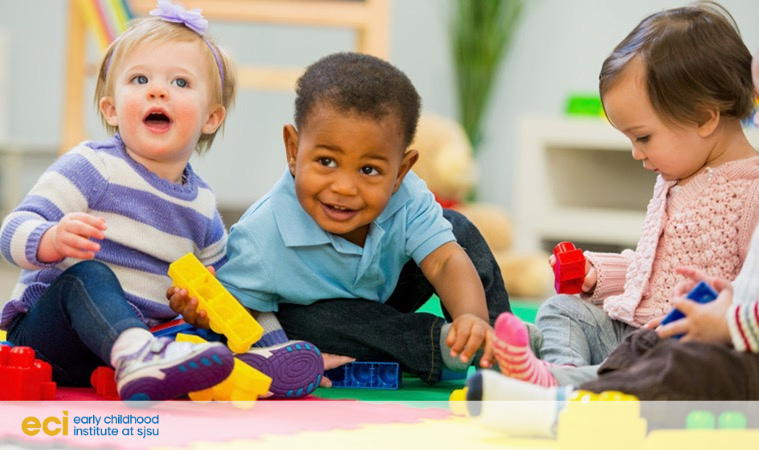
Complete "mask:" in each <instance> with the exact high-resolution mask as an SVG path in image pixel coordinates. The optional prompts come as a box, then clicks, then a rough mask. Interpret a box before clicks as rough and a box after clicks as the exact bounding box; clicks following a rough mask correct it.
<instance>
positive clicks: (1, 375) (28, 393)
mask: <svg viewBox="0 0 759 450" xmlns="http://www.w3.org/2000/svg"><path fill="white" fill-rule="evenodd" d="M52 379H53V369H52V367H50V364H48V363H46V362H44V361H41V360H39V359H35V358H34V350H32V349H31V348H30V347H22V346H17V347H11V346H8V345H0V400H55V389H56V386H55V382H54V381H52Z"/></svg>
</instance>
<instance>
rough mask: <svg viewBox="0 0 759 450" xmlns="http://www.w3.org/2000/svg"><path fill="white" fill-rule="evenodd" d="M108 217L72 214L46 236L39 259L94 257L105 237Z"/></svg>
mask: <svg viewBox="0 0 759 450" xmlns="http://www.w3.org/2000/svg"><path fill="white" fill-rule="evenodd" d="M106 228H107V227H106V224H105V219H103V218H102V217H95V216H93V215H91V214H87V213H83V212H75V213H68V214H66V215H65V216H63V217H62V218H61V220H60V221H58V223H57V224H55V225H53V226H52V227H50V228H49V229H48V230H47V231H46V232H45V234H43V235H42V239H41V240H40V245H39V248H38V249H37V259H38V260H40V261H42V262H53V261H60V260H61V259H63V258H77V259H92V258H94V257H95V253H97V252H99V251H100V244H98V243H97V242H95V241H93V240H92V239H97V240H103V239H105V230H106Z"/></svg>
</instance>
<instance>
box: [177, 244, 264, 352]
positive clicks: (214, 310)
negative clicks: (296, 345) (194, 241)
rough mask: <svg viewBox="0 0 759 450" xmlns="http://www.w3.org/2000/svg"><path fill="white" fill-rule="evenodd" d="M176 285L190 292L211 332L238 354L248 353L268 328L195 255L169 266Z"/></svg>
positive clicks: (189, 254) (187, 255) (182, 258)
mask: <svg viewBox="0 0 759 450" xmlns="http://www.w3.org/2000/svg"><path fill="white" fill-rule="evenodd" d="M169 276H170V277H171V279H172V280H173V281H174V285H175V286H179V287H181V288H184V289H187V292H188V293H189V294H190V296H191V297H195V298H196V299H198V309H199V310H205V311H206V313H208V320H209V325H210V326H211V329H212V330H213V331H215V332H217V333H219V334H223V335H224V336H226V337H227V346H229V349H230V350H232V351H233V352H235V353H245V352H247V351H248V350H249V349H250V346H251V345H253V343H254V342H256V341H257V340H259V339H261V335H262V334H263V332H264V329H263V328H262V327H261V325H259V324H258V322H256V319H254V318H253V316H251V315H250V313H249V312H248V310H246V309H245V307H243V306H242V304H240V302H238V301H237V299H235V298H234V297H233V296H232V294H230V293H229V291H227V290H226V289H225V288H224V286H222V285H221V283H220V282H219V280H217V279H216V277H214V276H213V275H212V274H211V272H209V271H208V269H206V268H205V267H204V266H203V264H202V263H201V262H200V260H198V258H196V257H195V255H193V254H192V253H188V254H186V255H184V256H183V257H181V258H179V259H178V260H176V261H174V262H173V263H171V265H169Z"/></svg>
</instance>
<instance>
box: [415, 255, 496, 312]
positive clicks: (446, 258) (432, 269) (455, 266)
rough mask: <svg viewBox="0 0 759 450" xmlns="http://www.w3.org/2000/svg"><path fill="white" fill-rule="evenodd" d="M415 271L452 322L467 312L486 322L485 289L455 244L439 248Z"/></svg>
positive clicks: (466, 258) (475, 271) (471, 265)
mask: <svg viewBox="0 0 759 450" xmlns="http://www.w3.org/2000/svg"><path fill="white" fill-rule="evenodd" d="M419 268H421V269H422V272H423V273H424V275H425V277H426V278H427V280H428V281H429V282H430V284H432V286H433V287H434V288H435V292H436V293H437V295H438V297H440V302H441V303H442V304H443V306H445V309H446V310H447V311H448V313H449V314H450V315H451V317H452V318H453V319H454V320H455V319H456V318H457V317H459V316H461V315H462V314H466V313H469V314H473V315H475V316H477V317H479V318H480V319H482V320H484V321H485V322H487V321H488V308H487V304H486V303H485V289H484V288H483V287H482V282H481V281H480V277H479V276H478V275H477V270H476V269H475V268H474V265H473V264H472V260H471V259H469V256H467V254H466V252H464V250H463V249H462V248H461V247H460V246H459V244H457V243H456V242H448V243H446V244H443V245H441V246H440V247H438V248H437V249H436V250H434V251H433V252H432V253H430V254H429V255H427V257H426V258H424V259H423V260H422V262H421V263H420V264H419Z"/></svg>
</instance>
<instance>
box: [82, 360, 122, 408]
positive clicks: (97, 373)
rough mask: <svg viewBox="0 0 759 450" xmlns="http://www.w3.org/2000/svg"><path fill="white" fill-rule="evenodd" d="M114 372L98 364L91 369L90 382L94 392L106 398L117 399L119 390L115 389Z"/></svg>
mask: <svg viewBox="0 0 759 450" xmlns="http://www.w3.org/2000/svg"><path fill="white" fill-rule="evenodd" d="M115 376H116V372H115V371H114V370H113V369H111V368H110V367H107V366H100V367H98V368H97V369H95V370H93V371H92V375H90V384H91V385H92V387H93V388H95V393H96V394H97V395H99V396H101V397H103V398H105V399H106V400H119V399H120V398H121V397H119V391H118V390H117V389H116V379H115Z"/></svg>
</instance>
